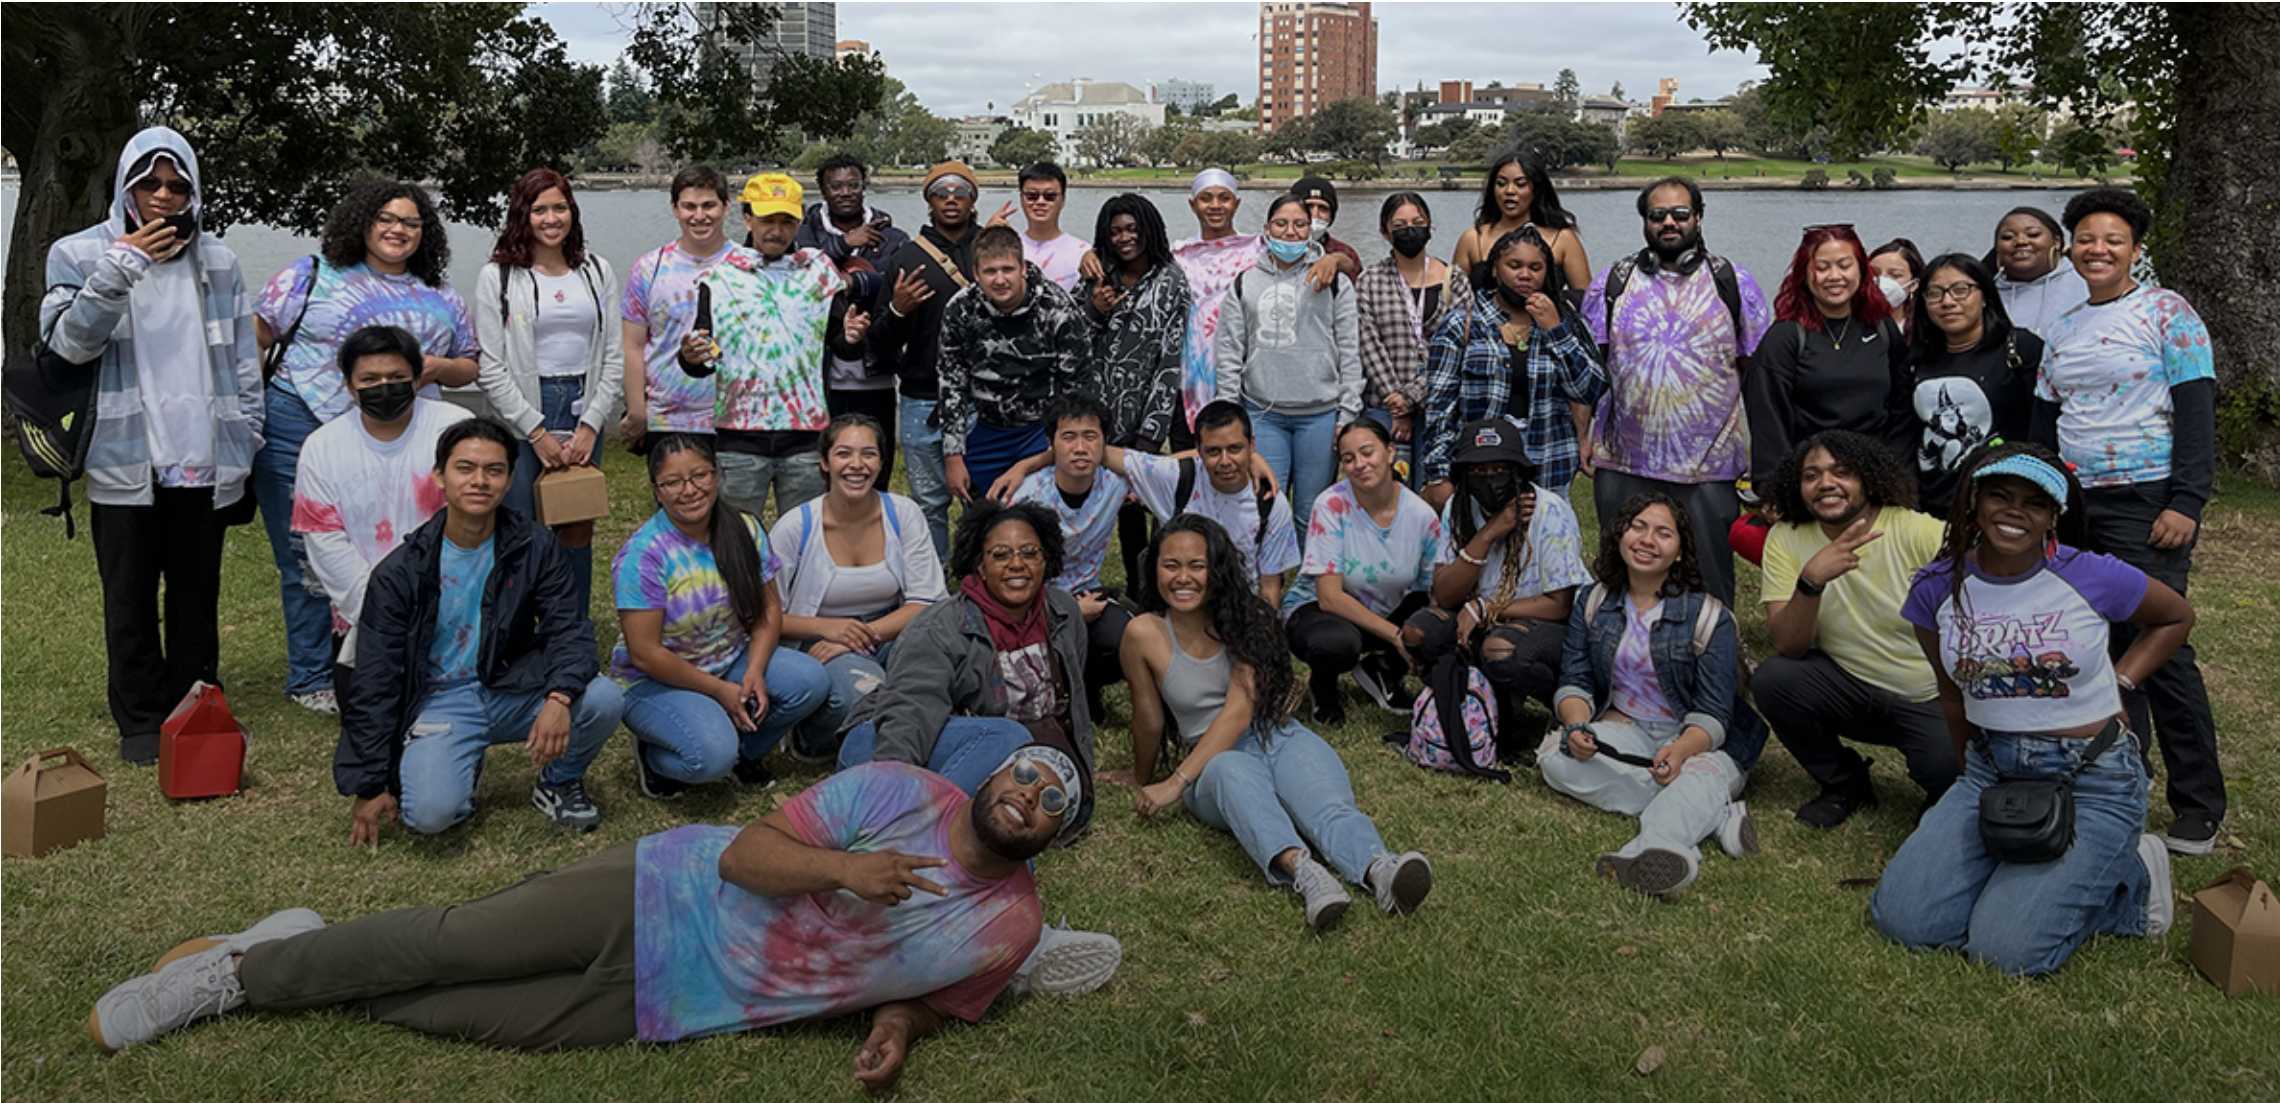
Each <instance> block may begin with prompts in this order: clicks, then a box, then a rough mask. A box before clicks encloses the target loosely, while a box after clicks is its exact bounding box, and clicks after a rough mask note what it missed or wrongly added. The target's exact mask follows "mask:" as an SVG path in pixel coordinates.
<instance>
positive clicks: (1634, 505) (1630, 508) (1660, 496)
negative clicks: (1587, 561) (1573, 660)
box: [1591, 490, 1708, 597]
mask: <svg viewBox="0 0 2280 1103" xmlns="http://www.w3.org/2000/svg"><path fill="white" fill-rule="evenodd" d="M1648 506H1661V507H1663V508H1664V509H1667V510H1669V511H1670V522H1671V525H1672V526H1673V527H1675V528H1677V529H1678V562H1676V563H1673V564H1671V565H1670V573H1669V574H1668V575H1665V576H1664V577H1663V584H1662V595H1663V596H1664V597H1677V596H1679V595H1680V594H1699V593H1702V592H1704V591H1705V590H1707V589H1708V587H1706V586H1704V585H1703V584H1702V557H1701V556H1700V555H1697V554H1695V551H1694V548H1695V544H1694V522H1693V521H1691V520H1689V519H1688V518H1687V516H1686V507H1685V506H1682V505H1680V504H1678V499H1676V498H1673V497H1671V496H1670V495H1668V494H1665V493H1663V492H1662V491H1659V490H1642V491H1640V492H1639V493H1637V494H1633V495H1631V498H1630V500H1629V501H1626V502H1624V503H1623V508H1622V509H1620V510H1618V511H1616V514H1615V519H1614V520H1612V521H1610V522H1608V524H1607V527H1606V528H1605V529H1604V530H1602V531H1601V532H1600V534H1599V554H1598V556H1597V557H1596V558H1594V559H1593V560H1592V562H1591V577H1593V578H1596V579H1598V580H1599V584H1600V585H1602V586H1605V587H1607V592H1609V593H1622V592H1624V591H1625V590H1627V589H1628V588H1629V587H1630V585H1631V570H1630V567H1629V566H1627V565H1626V564H1625V563H1624V562H1623V549H1622V542H1623V534H1624V533H1625V532H1628V531H1629V530H1630V528H1631V522H1633V521H1636V520H1638V518H1639V515H1640V514H1642V513H1645V512H1646V511H1647V507H1648Z"/></svg>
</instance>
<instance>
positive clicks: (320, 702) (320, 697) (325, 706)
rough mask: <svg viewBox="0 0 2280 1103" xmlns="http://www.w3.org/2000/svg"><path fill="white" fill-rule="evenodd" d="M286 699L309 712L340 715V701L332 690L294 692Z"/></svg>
mask: <svg viewBox="0 0 2280 1103" xmlns="http://www.w3.org/2000/svg"><path fill="white" fill-rule="evenodd" d="M287 699H288V700H290V701H292V702H293V703H294V704H296V705H299V706H301V707H302V708H305V709H307V710H309V711H310V712H321V713H324V714H325V715H326V716H338V715H340V701H339V700H338V699H336V698H335V697H334V696H333V691H331V690H329V689H318V690H311V691H309V692H307V693H296V694H293V695H292V696H291V697H289V698H287Z"/></svg>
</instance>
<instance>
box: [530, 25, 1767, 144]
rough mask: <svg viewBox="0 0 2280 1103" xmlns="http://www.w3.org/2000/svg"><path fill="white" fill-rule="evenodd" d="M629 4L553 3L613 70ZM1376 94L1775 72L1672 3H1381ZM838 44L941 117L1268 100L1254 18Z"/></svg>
mask: <svg viewBox="0 0 2280 1103" xmlns="http://www.w3.org/2000/svg"><path fill="white" fill-rule="evenodd" d="M631 7H632V5H630V4H577V3H545V4H538V5H536V6H535V9H534V10H535V11H536V13H537V14H538V16H539V17H540V18H542V19H545V20H546V21H547V22H549V23H551V24H553V26H554V28H555V31H556V32H557V33H559V34H560V35H561V36H562V37H563V38H564V39H565V40H566V41H567V42H568V43H569V44H570V52H571V54H572V56H574V57H576V58H577V59H578V60H580V61H587V62H592V63H595V64H600V65H608V64H610V63H611V62H614V61H615V60H617V56H618V53H619V52H620V51H621V50H622V49H623V48H624V44H625V40H626V37H627V36H626V32H625V31H624V29H623V28H622V26H621V23H622V22H624V21H625V20H626V19H627V18H628V17H627V16H626V14H625V13H626V12H627V11H628V10H629V9H630V8H631ZM1372 10H1373V11H1374V12H1375V14H1376V15H1377V22H1378V90H1379V91H1384V90H1385V89H1388V88H1396V87H1398V88H1414V87H1416V86H1417V84H1418V82H1419V81H1423V82H1424V84H1425V87H1427V88H1433V87H1435V86H1436V85H1437V83H1438V82H1439V81H1442V80H1444V79H1446V80H1471V81H1473V82H1474V83H1475V84H1487V83H1488V82H1489V81H1492V80H1501V81H1503V82H1504V83H1506V84H1520V83H1526V82H1541V83H1543V84H1544V85H1546V86H1549V85H1550V84H1551V83H1552V81H1553V79H1554V78H1555V77H1557V76H1558V75H1559V71H1560V70H1561V69H1562V68H1572V69H1574V70H1575V71H1576V75H1577V77H1578V78H1579V79H1581V81H1582V82H1583V89H1584V91H1585V92H1587V93H1591V94H1595V95H1596V94H1604V93H1606V92H1607V91H1608V89H1609V88H1610V87H1612V86H1613V85H1614V84H1615V83H1616V82H1618V81H1620V82H1622V85H1623V91H1624V94H1625V95H1626V96H1628V97H1629V98H1630V99H1633V100H1637V101H1640V102H1644V101H1645V100H1646V98H1647V97H1648V96H1650V95H1652V94H1653V93H1654V89H1655V81H1656V80H1657V79H1658V78H1661V77H1676V78H1678V89H1679V92H1678V94H1679V98H1680V99H1681V100H1688V99H1696V98H1700V99H1706V100H1714V99H1717V98H1718V97H1720V96H1723V95H1726V94H1727V93H1730V92H1732V91H1733V90H1734V86H1735V85H1737V84H1740V83H1741V82H1742V81H1745V80H1752V79H1757V78H1761V77H1763V76H1764V75H1765V70H1764V69H1763V68H1762V67H1760V66H1758V65H1756V64H1754V63H1752V62H1751V61H1750V60H1749V59H1748V58H1746V57H1744V56H1743V55H1741V54H1737V53H1733V52H1731V51H1720V52H1718V53H1715V54H1713V53H1711V52H1710V48H1709V46H1708V45H1707V44H1705V43H1704V42H1703V41H1702V37H1701V36H1700V35H1698V34H1696V33H1695V32H1694V31H1693V30H1692V29H1691V28H1689V27H1687V26H1686V24H1685V23H1684V22H1683V21H1682V20H1681V19H1680V17H1679V13H1678V7H1677V5H1675V4H1668V3H1661V4H1523V3H1501V4H1438V3H1379V4H1376V5H1374V7H1373V9H1372ZM838 14H839V37H840V38H858V39H862V40H863V41H865V42H869V43H870V44H871V48H872V49H874V50H877V51H878V52H879V53H880V55H881V56H882V57H883V58H884V59H885V60H886V64H887V72H888V74H890V75H891V76H893V77H894V78H895V79H897V80H900V81H902V82H903V84H904V85H906V86H907V87H909V88H910V90H911V91H912V92H915V93H917V95H918V98H919V100H920V101H921V102H923V103H925V104H926V106H927V107H928V108H930V109H932V110H933V111H934V113H936V114H938V115H944V116H955V115H966V114H979V113H981V112H983V111H985V110H987V109H990V107H991V105H995V109H996V110H997V111H1000V112H1002V111H1004V110H1005V109H1006V108H1007V107H1008V106H1010V105H1011V104H1012V103H1013V101H1015V100H1017V99H1020V98H1021V96H1022V94H1023V93H1024V92H1026V91H1027V90H1028V88H1029V87H1030V86H1032V85H1034V84H1039V83H1044V82H1049V81H1057V80H1067V79H1069V78H1070V77H1089V78H1091V79H1094V80H1121V81H1126V82H1128V83H1131V84H1134V85H1138V86H1140V87H1142V88H1145V87H1147V86H1148V84H1149V83H1150V82H1155V81H1163V80H1169V79H1172V78H1175V77H1178V78H1184V79H1187V80H1196V81H1209V82H1211V84H1212V85H1214V87H1215V90H1216V92H1217V94H1219V95H1222V96H1224V95H1226V94H1227V93H1229V92H1234V93H1236V94H1238V95H1240V96H1241V97H1242V101H1243V102H1244V103H1250V102H1251V101H1252V100H1255V99H1257V98H1258V94H1259V76H1258V62H1257V57H1258V54H1257V50H1258V44H1257V43H1256V42H1255V41H1254V39H1255V38H1256V36H1257V34H1258V30H1259V8H1258V5H1257V4H1240V3H1201V4H1176V3H1154V4H1142V3H1070V2H1062V3H1036V4H1016V3H996V4H982V3H932V4H911V3H847V2H842V3H840V5H839V8H838Z"/></svg>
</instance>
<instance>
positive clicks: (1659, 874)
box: [1599, 847, 1697, 896]
mask: <svg viewBox="0 0 2280 1103" xmlns="http://www.w3.org/2000/svg"><path fill="white" fill-rule="evenodd" d="M1696 872H1697V870H1696V869H1695V864H1694V862H1693V860H1691V859H1689V858H1688V857H1687V856H1686V855H1685V854H1683V853H1680V852H1679V851H1676V850H1664V849H1662V848H1660V847H1648V848H1647V849H1645V850H1642V851H1640V852H1638V853H1637V854H1633V855H1631V856H1630V857H1628V858H1626V857H1623V856H1622V855H1619V854H1602V855H1600V856H1599V875H1600V876H1601V877H1613V878H1614V879H1615V883H1616V884H1618V885H1621V886H1623V887H1624V888H1627V889H1630V890H1631V891H1632V892H1636V893H1641V894H1643V895H1646V896H1669V895H1671V894H1672V893H1675V892H1677V891H1678V890H1680V889H1682V888H1685V887H1686V886H1688V885H1691V884H1693V883H1694V875H1695V873H1696Z"/></svg>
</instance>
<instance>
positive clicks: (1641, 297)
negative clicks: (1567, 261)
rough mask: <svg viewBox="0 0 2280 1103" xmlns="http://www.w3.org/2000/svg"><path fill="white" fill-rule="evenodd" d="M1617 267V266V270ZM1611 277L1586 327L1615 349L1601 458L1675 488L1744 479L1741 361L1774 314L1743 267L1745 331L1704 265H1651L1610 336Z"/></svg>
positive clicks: (1594, 435) (1635, 282)
mask: <svg viewBox="0 0 2280 1103" xmlns="http://www.w3.org/2000/svg"><path fill="white" fill-rule="evenodd" d="M1610 267H1612V266H1610ZM1607 272H1608V269H1604V268H1603V269H1601V270H1600V272H1599V276H1598V278H1596V279H1594V280H1592V281H1591V289H1590V290H1589V291H1587V292H1585V294H1584V297H1583V323H1584V325H1585V326H1587V327H1589V328H1590V330H1591V336H1592V338H1593V339H1594V340H1596V341H1598V342H1599V343H1600V344H1602V345H1607V346H1608V351H1607V397H1606V399H1605V400H1604V401H1602V402H1600V404H1599V412H1598V415H1597V417H1596V418H1595V419H1594V422H1593V426H1592V431H1591V455H1592V462H1594V463H1596V464H1597V465H1599V466H1601V467H1604V468H1606V469H1608V470H1610V471H1620V472H1623V473H1624V474H1627V475H1636V476H1638V477H1639V478H1642V479H1660V480H1663V481H1665V482H1674V483H1706V482H1725V481H1727V480H1729V479H1738V478H1740V477H1741V476H1742V474H1743V472H1745V471H1747V470H1748V469H1749V465H1750V434H1749V424H1748V423H1747V422H1746V421H1745V420H1744V419H1743V415H1742V375H1741V373H1740V372H1738V371H1735V370H1734V358H1735V357H1737V356H1748V355H1750V354H1752V353H1754V352H1756V351H1757V345H1758V339H1759V338H1761V337H1764V336H1765V329H1766V327H1767V326H1768V325H1771V324H1772V323H1773V309H1772V308H1771V307H1770V306H1768V305H1767V304H1766V300H1765V294H1764V293H1763V292H1762V291H1760V290H1759V289H1758V285H1757V281H1756V280H1754V279H1751V278H1750V274H1749V273H1748V272H1747V271H1744V270H1743V269H1742V267H1741V266H1740V265H1735V266H1734V278H1735V281H1736V282H1737V283H1738V285H1739V287H1738V290H1740V292H1741V296H1742V332H1740V333H1738V334H1737V333H1735V332H1734V315H1733V312H1731V311H1729V310H1727V309H1726V303H1725V300H1723V299H1721V298H1719V297H1718V280H1717V277H1715V276H1713V275H1712V274H1711V272H1710V266H1709V265H1708V264H1704V265H1702V266H1701V267H1699V268H1696V269H1695V270H1694V271H1693V273H1691V274H1689V275H1684V276H1681V275H1677V274H1675V273H1664V272H1659V271H1654V272H1650V271H1648V270H1647V269H1645V268H1643V267H1642V268H1640V269H1639V270H1638V271H1636V272H1633V273H1632V274H1631V279H1630V282H1628V283H1626V284H1624V285H1623V294H1622V296H1621V297H1620V298H1617V299H1616V300H1615V332H1614V334H1613V336H1612V337H1610V336H1609V334H1608V333H1607V332H1606V330H1607V298H1606V290H1607Z"/></svg>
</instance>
